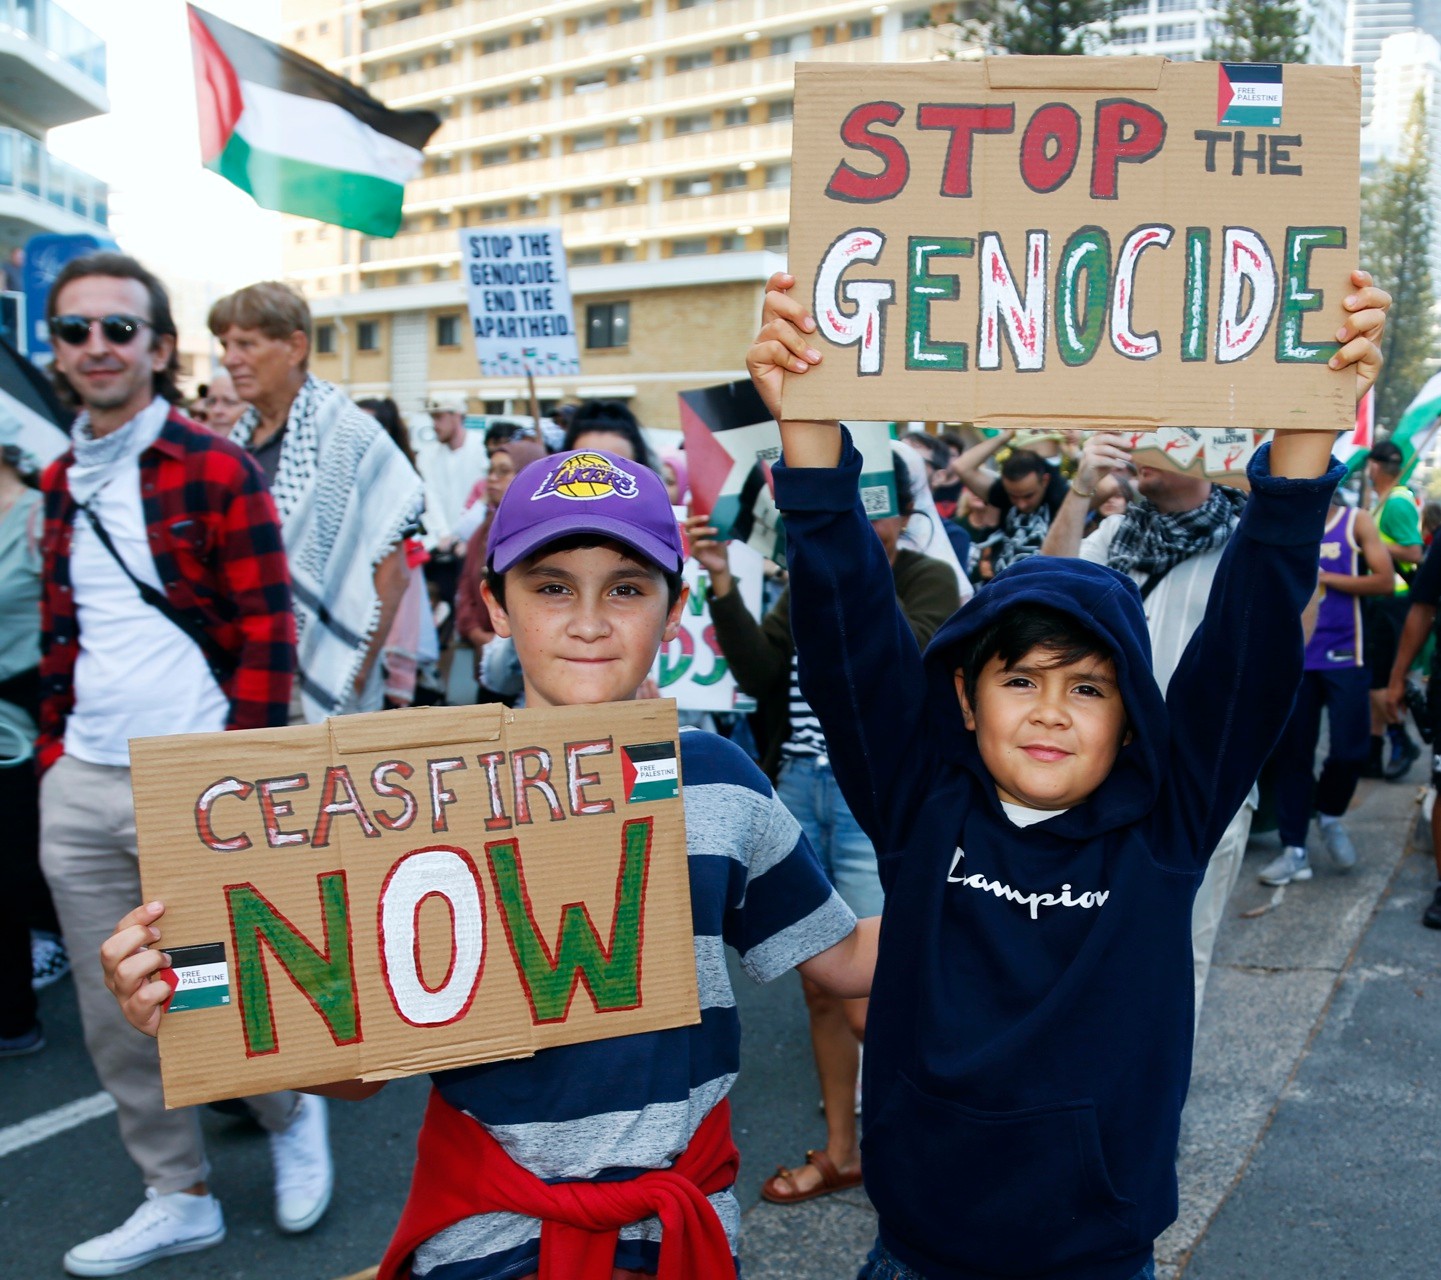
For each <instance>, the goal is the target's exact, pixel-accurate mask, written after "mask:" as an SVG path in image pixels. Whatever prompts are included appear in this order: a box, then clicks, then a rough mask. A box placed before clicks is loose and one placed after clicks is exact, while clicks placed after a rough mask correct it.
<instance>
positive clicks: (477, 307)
mask: <svg viewBox="0 0 1441 1280" xmlns="http://www.w3.org/2000/svg"><path fill="white" fill-rule="evenodd" d="M460 270H461V275H462V277H463V278H464V280H465V297H466V301H467V303H468V304H469V306H470V330H471V333H472V334H473V335H474V337H475V355H476V359H477V360H479V361H480V371H481V372H482V373H484V374H486V375H487V376H488V377H507V376H509V377H515V376H518V375H523V374H527V373H530V374H537V375H538V374H563V373H579V372H580V348H579V346H578V344H577V341H576V333H575V313H574V311H572V309H571V303H570V277H569V276H568V275H567V274H566V263H565V245H564V244H563V243H562V242H561V236H560V228H559V227H532V226H526V227H497V228H491V227H487V228H480V227H465V228H463V229H462V230H461V232H460Z"/></svg>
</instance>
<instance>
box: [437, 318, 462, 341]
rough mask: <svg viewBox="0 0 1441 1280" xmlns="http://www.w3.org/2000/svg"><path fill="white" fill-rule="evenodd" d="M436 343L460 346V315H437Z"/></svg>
mask: <svg viewBox="0 0 1441 1280" xmlns="http://www.w3.org/2000/svg"><path fill="white" fill-rule="evenodd" d="M435 345H436V346H437V347H458V346H460V317H459V316H436V317H435Z"/></svg>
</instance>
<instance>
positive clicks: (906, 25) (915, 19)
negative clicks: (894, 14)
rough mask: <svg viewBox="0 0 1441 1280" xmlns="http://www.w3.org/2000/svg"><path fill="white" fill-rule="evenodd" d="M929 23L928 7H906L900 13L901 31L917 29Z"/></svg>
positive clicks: (929, 13) (929, 12)
mask: <svg viewBox="0 0 1441 1280" xmlns="http://www.w3.org/2000/svg"><path fill="white" fill-rule="evenodd" d="M930 25H931V11H930V10H929V9H907V10H906V12H905V13H903V14H901V30H902V31H919V30H920V29H921V28H922V27H928V26H930Z"/></svg>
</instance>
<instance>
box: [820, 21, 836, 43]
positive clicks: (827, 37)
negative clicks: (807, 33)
mask: <svg viewBox="0 0 1441 1280" xmlns="http://www.w3.org/2000/svg"><path fill="white" fill-rule="evenodd" d="M840 36H841V33H840V32H839V31H838V30H837V29H836V24H835V23H834V22H828V23H826V25H825V26H823V27H817V28H816V39H817V40H819V41H820V42H821V44H835V42H836V41H837V40H839V39H840Z"/></svg>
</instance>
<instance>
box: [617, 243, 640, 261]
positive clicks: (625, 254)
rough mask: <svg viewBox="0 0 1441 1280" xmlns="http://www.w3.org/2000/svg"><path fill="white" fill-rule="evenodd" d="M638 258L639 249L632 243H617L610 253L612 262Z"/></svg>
mask: <svg viewBox="0 0 1441 1280" xmlns="http://www.w3.org/2000/svg"><path fill="white" fill-rule="evenodd" d="M639 258H640V249H639V248H638V247H637V246H636V245H633V244H618V245H616V247H615V251H614V252H613V253H612V254H611V261H612V262H635V261H637V260H638V259H639Z"/></svg>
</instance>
